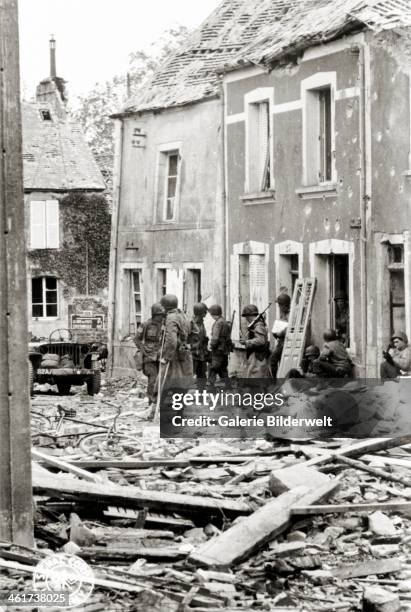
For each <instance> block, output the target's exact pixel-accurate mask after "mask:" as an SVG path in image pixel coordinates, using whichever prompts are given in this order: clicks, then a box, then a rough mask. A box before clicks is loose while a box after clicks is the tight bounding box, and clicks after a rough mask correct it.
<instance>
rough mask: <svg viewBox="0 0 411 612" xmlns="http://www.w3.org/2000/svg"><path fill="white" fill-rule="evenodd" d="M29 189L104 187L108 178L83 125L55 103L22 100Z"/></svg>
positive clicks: (24, 149) (91, 188)
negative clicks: (78, 123) (91, 147)
mask: <svg viewBox="0 0 411 612" xmlns="http://www.w3.org/2000/svg"><path fill="white" fill-rule="evenodd" d="M22 123H23V178H24V189H25V190H26V191H32V190H34V189H36V190H44V191H70V190H78V189H84V190H89V191H104V190H105V188H106V186H105V183H104V179H103V177H102V174H101V172H100V170H99V169H98V166H97V164H96V161H95V160H94V157H93V155H92V153H91V151H90V149H89V146H88V145H87V143H86V141H85V139H84V136H83V134H82V132H81V129H80V128H79V126H78V125H76V124H75V123H74V122H73V121H72V120H71V119H70V118H69V117H68V116H63V117H62V116H59V114H58V113H57V112H56V111H55V109H54V107H53V105H47V104H44V103H39V102H23V103H22Z"/></svg>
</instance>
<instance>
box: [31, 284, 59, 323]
mask: <svg viewBox="0 0 411 612" xmlns="http://www.w3.org/2000/svg"><path fill="white" fill-rule="evenodd" d="M31 303H32V307H31V314H32V317H34V318H36V319H37V318H45V317H57V316H58V302H57V279H56V278H53V277H52V276H41V277H38V278H32V279H31Z"/></svg>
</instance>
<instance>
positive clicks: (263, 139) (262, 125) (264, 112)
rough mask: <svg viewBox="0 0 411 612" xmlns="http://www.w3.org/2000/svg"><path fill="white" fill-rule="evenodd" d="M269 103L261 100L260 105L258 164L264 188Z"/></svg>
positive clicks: (260, 180)
mask: <svg viewBox="0 0 411 612" xmlns="http://www.w3.org/2000/svg"><path fill="white" fill-rule="evenodd" d="M268 112H269V105H268V102H260V104H259V105H258V137H259V138H258V140H259V148H258V154H259V164H258V179H257V180H258V186H259V189H262V184H263V179H264V170H265V166H266V162H267V156H268V146H269V142H268V140H269V139H268V130H269V117H268Z"/></svg>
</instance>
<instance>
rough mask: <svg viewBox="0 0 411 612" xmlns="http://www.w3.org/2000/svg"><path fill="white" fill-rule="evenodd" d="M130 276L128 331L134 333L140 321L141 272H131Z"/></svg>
mask: <svg viewBox="0 0 411 612" xmlns="http://www.w3.org/2000/svg"><path fill="white" fill-rule="evenodd" d="M130 275H131V278H130V289H131V295H130V310H131V312H130V315H131V316H130V331H133V332H136V331H137V329H138V328H139V327H140V325H141V319H142V299H141V294H142V292H141V285H142V272H141V270H131V271H130Z"/></svg>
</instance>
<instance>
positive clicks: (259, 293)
mask: <svg viewBox="0 0 411 612" xmlns="http://www.w3.org/2000/svg"><path fill="white" fill-rule="evenodd" d="M265 275H266V270H265V255H250V303H251V304H255V305H256V306H257V307H258V310H259V311H260V312H261V310H264V308H266V307H267V283H266V278H265Z"/></svg>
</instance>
